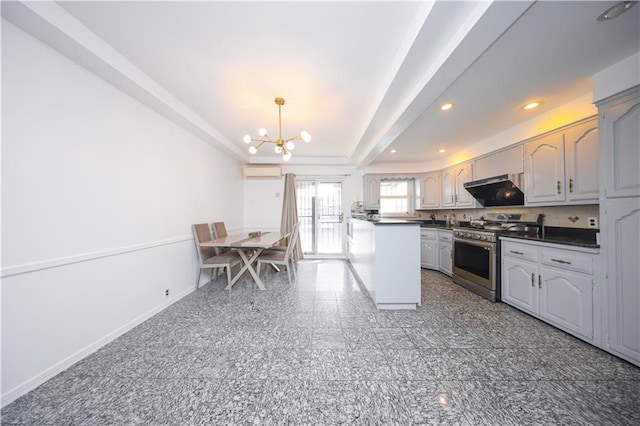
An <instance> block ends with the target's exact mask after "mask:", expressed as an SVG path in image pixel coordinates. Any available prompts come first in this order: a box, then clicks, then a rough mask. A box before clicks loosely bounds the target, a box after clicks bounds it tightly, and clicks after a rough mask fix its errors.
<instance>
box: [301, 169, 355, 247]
mask: <svg viewBox="0 0 640 426" xmlns="http://www.w3.org/2000/svg"><path fill="white" fill-rule="evenodd" d="M296 195H297V200H296V201H297V205H298V220H299V221H300V242H301V244H302V252H303V253H304V254H305V255H309V256H315V255H318V256H327V255H329V256H331V255H333V256H341V255H343V254H344V237H343V232H344V230H343V226H342V223H343V221H344V215H343V213H342V195H343V179H327V178H323V179H305V178H303V177H302V178H297V179H296Z"/></svg>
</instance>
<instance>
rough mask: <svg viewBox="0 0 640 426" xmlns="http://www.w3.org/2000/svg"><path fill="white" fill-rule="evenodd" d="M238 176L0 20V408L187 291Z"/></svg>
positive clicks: (228, 211)
mask: <svg viewBox="0 0 640 426" xmlns="http://www.w3.org/2000/svg"><path fill="white" fill-rule="evenodd" d="M241 171H242V170H241V166H240V164H238V163H237V162H235V161H234V160H231V159H230V158H229V157H227V156H225V155H223V154H221V153H220V151H218V150H217V149H215V148H213V147H212V146H210V145H207V144H206V143H204V142H202V141H201V140H200V139H197V138H196V137H194V136H193V135H191V134H189V133H187V132H186V131H184V130H183V129H182V128H179V127H178V126H176V125H175V124H174V123H172V122H169V121H168V120H166V119H165V118H163V117H161V116H159V115H158V114H156V113H155V112H153V111H151V110H150V109H148V108H147V107H145V106H143V105H142V104H140V103H139V102H137V101H135V100H133V99H132V98H130V97H128V96H127V95H125V94H123V93H122V92H120V91H118V90H116V89H115V88H113V87H112V86H110V85H108V84H107V83H105V82H104V81H103V80H100V79H98V78H97V77H95V76H94V75H93V74H91V73H89V72H88V71H87V70H85V69H84V68H81V67H80V66H78V65H76V64H75V63H73V62H71V61H70V60H68V59H67V58H66V57H64V56H62V55H60V54H59V53H58V52H57V51H54V50H52V49H50V48H49V47H47V46H45V45H44V44H43V43H41V42H40V41H38V40H36V39H34V38H32V37H31V36H29V35H27V34H26V33H24V32H23V31H22V30H20V29H18V28H16V27H15V26H13V25H12V24H10V23H8V22H7V21H4V20H3V21H2V254H3V257H2V404H3V405H6V404H8V403H9V402H11V401H12V400H14V399H15V398H16V397H18V396H20V395H21V394H23V393H24V392H26V391H28V390H30V389H32V388H33V387H35V386H37V385H38V384H40V383H42V382H43V381H45V380H47V379H48V378H49V377H51V376H53V375H55V374H56V373H58V372H59V371H61V370H63V369H64V368H66V367H68V366H69V365H71V364H72V363H74V362H75V361H77V360H79V359H80V358H82V357H83V356H85V355H87V354H88V353H90V352H91V351H93V350H95V349H97V348H98V347H99V346H101V345H103V344H105V343H107V342H108V341H110V340H112V339H113V338H115V337H117V336H118V335H119V334H121V333H123V332H125V331H127V330H128V329H129V328H131V327H132V326H134V325H136V324H137V323H139V322H141V321H142V320H144V319H146V318H147V317H149V316H150V315H152V314H153V313H155V312H157V311H159V310H161V309H162V308H164V307H166V306H167V304H170V303H172V302H173V301H175V300H177V299H178V298H180V297H182V296H183V295H185V294H187V293H188V292H190V291H193V289H194V288H195V278H196V272H197V268H196V254H195V247H194V243H193V240H192V236H191V229H190V225H191V224H192V223H197V222H211V221H214V220H224V221H225V222H226V223H227V226H228V227H229V228H238V227H241V226H242V218H243V195H242V194H243V190H244V186H243V179H242V176H241V174H242V173H241ZM165 289H169V290H170V295H171V297H169V298H165V295H164V292H165Z"/></svg>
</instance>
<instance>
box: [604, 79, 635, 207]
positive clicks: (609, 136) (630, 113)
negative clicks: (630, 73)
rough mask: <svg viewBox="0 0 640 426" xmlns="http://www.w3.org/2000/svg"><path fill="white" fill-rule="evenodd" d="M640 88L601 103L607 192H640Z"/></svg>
mask: <svg viewBox="0 0 640 426" xmlns="http://www.w3.org/2000/svg"><path fill="white" fill-rule="evenodd" d="M639 92H640V89H638V88H637V87H636V88H635V89H633V90H630V91H628V92H626V93H624V94H623V95H621V96H619V97H615V98H614V99H612V100H609V101H606V100H605V102H604V103H602V104H598V114H599V119H600V129H601V132H602V145H603V149H602V150H601V155H602V160H603V167H602V170H603V172H604V175H605V180H604V192H605V193H604V195H605V196H606V197H607V198H613V197H637V196H640V167H639V166H638V163H639V162H640V142H639V141H640V94H639Z"/></svg>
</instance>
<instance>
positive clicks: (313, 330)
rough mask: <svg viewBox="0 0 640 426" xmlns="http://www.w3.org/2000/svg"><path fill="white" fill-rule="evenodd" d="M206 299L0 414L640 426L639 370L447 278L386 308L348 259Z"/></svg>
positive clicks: (176, 309)
mask: <svg viewBox="0 0 640 426" xmlns="http://www.w3.org/2000/svg"><path fill="white" fill-rule="evenodd" d="M224 283H225V281H224V279H218V280H216V281H214V283H213V284H210V285H207V286H205V287H203V288H201V289H200V290H199V291H198V292H195V293H192V294H190V295H189V296H187V297H185V298H184V299H182V300H181V301H179V302H177V303H175V304H174V305H172V306H171V307H169V308H168V309H166V310H164V311H163V312H161V313H159V314H158V315H156V316H155V317H153V318H152V319H150V320H148V321H147V322H145V323H144V324H141V325H140V326H138V327H136V328H135V329H133V330H132V331H130V332H129V333H127V334H125V335H124V336H122V337H120V338H119V339H117V340H116V341H114V342H112V343H111V344H109V345H107V346H105V347H104V348H102V349H101V350H99V351H98V352H96V353H95V354H93V355H91V356H89V357H87V358H85V359H84V360H82V361H80V362H79V363H77V364H76V365H74V366H73V367H71V368H70V369H68V370H67V371H65V372H63V373H61V374H59V375H58V376H56V377H54V378H53V379H51V380H50V381H48V382H47V383H45V384H43V385H42V386H40V387H39V388H37V389H36V390H34V391H32V392H30V393H29V394H27V395H25V396H23V397H22V398H20V399H18V400H17V401H15V402H13V403H12V404H10V405H9V406H7V407H5V409H3V410H2V424H33V425H43V424H51V425H60V424H83V425H84V424H94V425H107V424H117V425H120V424H135V423H137V424H154V425H155V424H179V425H185V424H221V425H222V424H224V425H226V424H243V423H244V424H247V423H251V424H284V423H289V424H336V423H349V424H366V425H370V424H399V425H405V424H463V425H511V424H523V425H532V424H541V425H549V424H560V425H568V424H579V425H585V424H589V425H604V424H615V425H625V424H626V425H638V424H640V368H637V367H634V366H632V365H631V364H629V363H626V362H624V361H621V360H619V359H617V358H615V357H613V356H611V355H609V354H607V353H605V352H603V351H600V350H598V349H596V348H593V347H591V346H589V345H587V344H585V343H583V342H581V341H579V340H577V339H575V338H573V337H571V336H569V335H567V334H565V333H563V332H560V331H558V330H556V329H554V328H552V327H550V326H548V325H546V324H544V323H542V322H540V321H538V320H536V319H533V318H531V317H529V316H527V315H525V314H523V313H521V312H519V311H517V310H515V309H512V308H510V307H509V306H507V305H504V304H501V303H497V304H493V303H490V302H488V301H485V300H484V299H481V298H479V297H477V296H476V295H474V294H472V293H469V292H467V291H466V290H464V289H463V288H461V287H458V286H457V285H455V284H453V283H452V282H451V280H450V279H449V278H448V277H445V276H444V275H441V274H440V273H438V272H432V271H425V270H423V272H422V285H423V288H422V298H423V304H422V306H421V307H420V308H419V309H418V310H417V311H395V312H378V311H377V310H376V309H375V307H374V305H373V303H372V302H371V300H370V299H369V298H368V296H367V295H366V293H364V292H363V291H362V289H361V288H360V287H359V286H358V284H357V282H356V280H355V279H354V278H353V276H352V275H351V273H350V271H349V269H348V267H347V266H346V264H345V263H344V262H342V261H304V262H301V264H300V267H299V280H298V282H297V283H296V284H294V285H293V286H289V285H288V282H287V278H286V272H281V273H271V274H269V275H268V277H267V278H266V280H265V284H266V287H267V289H268V290H267V291H265V292H260V291H258V290H256V289H255V286H254V285H253V284H252V283H251V282H250V281H248V280H242V281H240V282H239V283H238V285H237V286H236V287H234V289H233V291H232V292H231V293H228V292H225V291H223V290H222V288H223V286H224Z"/></svg>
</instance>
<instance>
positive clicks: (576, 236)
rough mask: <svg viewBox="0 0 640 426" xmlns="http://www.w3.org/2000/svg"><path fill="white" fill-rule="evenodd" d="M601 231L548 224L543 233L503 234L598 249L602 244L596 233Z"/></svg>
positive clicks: (509, 236)
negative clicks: (599, 242)
mask: <svg viewBox="0 0 640 426" xmlns="http://www.w3.org/2000/svg"><path fill="white" fill-rule="evenodd" d="M599 232H600V230H599V229H584V228H562V227H555V226H546V227H545V228H544V233H543V234H542V235H517V234H514V235H510V234H504V235H501V236H502V237H508V238H516V239H519V240H529V241H539V242H542V243H553V244H564V245H568V246H576V247H586V248H594V249H597V248H600V244H598V243H597V240H596V234H597V233H599Z"/></svg>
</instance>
